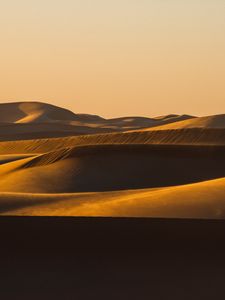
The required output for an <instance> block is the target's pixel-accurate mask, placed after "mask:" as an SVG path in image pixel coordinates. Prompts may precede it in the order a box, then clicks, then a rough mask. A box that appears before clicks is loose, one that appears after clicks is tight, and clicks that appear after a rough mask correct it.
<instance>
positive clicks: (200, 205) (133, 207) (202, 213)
mask: <svg viewBox="0 0 225 300" xmlns="http://www.w3.org/2000/svg"><path fill="white" fill-rule="evenodd" d="M0 213H1V214H6V215H7V214H9V215H11V214H13V215H34V216H45V215H46V216H53V215H54V216H111V217H112V216H114V217H116V216H120V217H121V216H123V217H165V218H206V219H223V218H225V178H222V179H216V180H211V181H205V182H200V183H195V184H189V185H183V186H179V187H168V188H162V189H143V190H127V191H115V192H101V193H74V194H29V193H26V194H20V193H0Z"/></svg>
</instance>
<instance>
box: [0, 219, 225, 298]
mask: <svg viewBox="0 0 225 300" xmlns="http://www.w3.org/2000/svg"><path fill="white" fill-rule="evenodd" d="M224 230H225V223H224V220H193V219H192V220H185V219H183V220H179V219H176V220H174V219H170V220H168V219H139V218H79V217H76V218H69V217H66V218H63V217H38V218H35V217H25V218H23V217H1V218H0V235H1V247H0V257H1V273H0V280H1V290H0V294H1V298H2V299H4V300H5V299H7V300H8V299H9V300H11V299H18V298H19V299H25V300H27V299H29V300H30V299H32V300H39V299H57V300H58V299H69V300H70V299H71V300H72V299H79V300H87V299H109V300H114V299H121V300H122V299H132V300H137V299H154V300H162V299H175V300H180V299H183V300H189V299H196V300H205V299H223V296H224V293H225V287H224V278H225V271H224V270H225V263H224V251H225V238H224Z"/></svg>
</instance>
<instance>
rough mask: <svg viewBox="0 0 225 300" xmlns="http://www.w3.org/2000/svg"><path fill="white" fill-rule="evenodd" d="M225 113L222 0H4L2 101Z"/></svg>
mask: <svg viewBox="0 0 225 300" xmlns="http://www.w3.org/2000/svg"><path fill="white" fill-rule="evenodd" d="M28 100H40V101H46V102H51V103H53V104H56V105H61V106H64V107H67V108H70V109H72V110H73V111H74V112H86V113H94V114H100V115H103V116H105V117H112V116H119V115H146V116H155V115H163V114H168V113H189V114H197V115H207V114H215V113H225V1H224V0H20V1H18V0H5V1H0V101H1V102H8V101H28Z"/></svg>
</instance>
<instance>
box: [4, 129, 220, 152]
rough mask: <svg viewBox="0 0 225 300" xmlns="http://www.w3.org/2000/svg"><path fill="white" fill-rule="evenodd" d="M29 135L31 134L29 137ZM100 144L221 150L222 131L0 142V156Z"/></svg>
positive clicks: (204, 130) (161, 132)
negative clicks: (177, 146) (155, 145)
mask: <svg viewBox="0 0 225 300" xmlns="http://www.w3.org/2000/svg"><path fill="white" fill-rule="evenodd" d="M32 135H33V133H32ZM99 144H100V145H102V144H166V145H167V144H168V145H196V146H206V145H211V146H224V145H225V129H201V128H193V129H192V128H191V129H181V130H158V131H143V130H142V131H139V132H126V133H111V134H96V135H94V134H93V135H79V136H70V137H62V138H47V139H38V138H37V139H32V140H20V141H4V142H0V154H19V153H20V154H24V153H45V152H49V151H53V150H59V149H62V148H65V147H75V146H82V145H99Z"/></svg>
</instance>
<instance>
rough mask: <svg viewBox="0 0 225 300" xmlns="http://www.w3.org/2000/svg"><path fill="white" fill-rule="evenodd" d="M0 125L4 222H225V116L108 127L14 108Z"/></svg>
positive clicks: (26, 106) (97, 120) (124, 121)
mask: <svg viewBox="0 0 225 300" xmlns="http://www.w3.org/2000/svg"><path fill="white" fill-rule="evenodd" d="M0 116H1V125H0V129H2V131H1V133H0V137H1V139H2V141H1V142H0V213H1V214H2V215H11V214H12V215H26V216H29V215H31V216H107V217H118V216H119V217H162V218H203V219H223V218H224V207H225V196H224V195H225V193H224V192H225V126H224V124H225V123H224V115H217V116H210V117H192V116H188V115H182V116H178V115H167V116H160V117H154V118H145V117H123V118H116V119H108V120H106V119H104V118H102V117H99V116H95V115H88V114H74V113H72V112H71V111H68V110H66V109H62V108H60V107H56V106H53V105H50V104H45V103H39V102H27V103H25V102H19V103H12V104H1V105H0ZM159 125H160V126H159ZM133 129H136V130H133ZM137 129H138V130H137ZM90 133H91V134H90ZM43 135H46V138H43Z"/></svg>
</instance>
